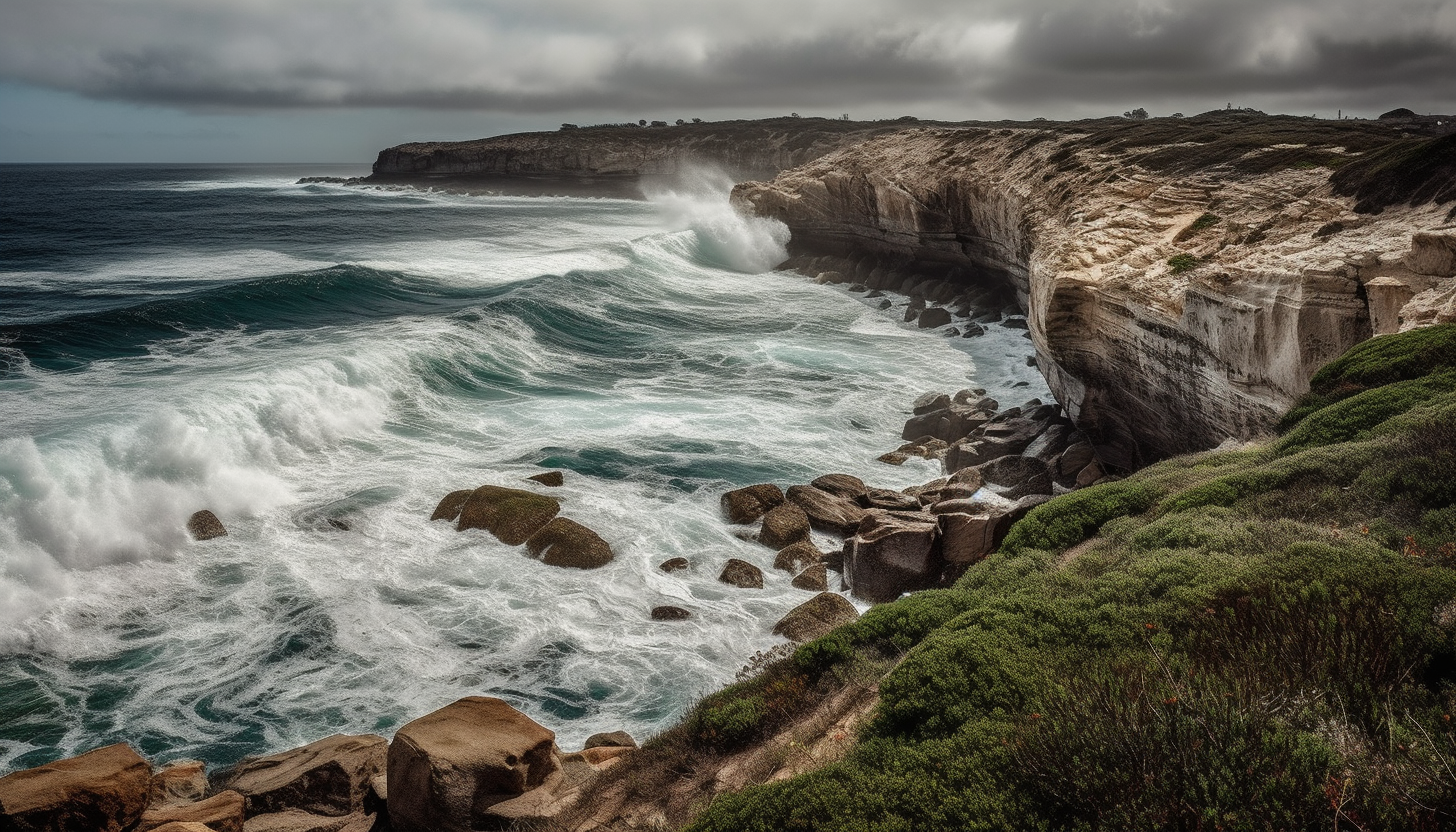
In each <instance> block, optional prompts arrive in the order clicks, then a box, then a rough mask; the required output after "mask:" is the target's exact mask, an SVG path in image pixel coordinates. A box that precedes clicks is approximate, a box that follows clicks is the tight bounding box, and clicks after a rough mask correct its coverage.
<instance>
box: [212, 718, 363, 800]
mask: <svg viewBox="0 0 1456 832" xmlns="http://www.w3.org/2000/svg"><path fill="white" fill-rule="evenodd" d="M387 749H388V742H387V741H386V740H385V739H384V738H383V737H378V736H375V735H373V734H361V735H358V736H352V735H348V734H335V735H333V736H331V737H325V738H324V739H321V740H319V741H318V742H313V743H309V744H308V745H305V746H303V747H302V748H295V749H292V750H291V751H283V752H280V753H278V754H269V755H267V756H265V757H248V758H245V759H244V760H243V761H242V762H239V763H238V764H237V765H235V766H232V767H231V768H228V769H224V770H223V771H221V772H219V773H218V774H217V775H216V776H214V777H213V779H212V790H213V791H223V790H227V789H231V790H233V791H235V792H238V793H240V794H241V795H242V796H243V800H244V802H245V804H244V805H245V810H246V813H247V815H248V817H250V818H251V817H252V816H253V815H261V814H267V813H271V812H282V811H285V810H289V809H296V810H299V811H303V812H309V813H312V814H318V815H326V816H329V817H340V816H343V815H348V814H353V813H355V812H362V811H364V800H365V796H366V794H367V792H368V790H369V780H370V778H372V777H373V776H374V775H376V774H378V773H380V772H381V771H383V770H384V761H385V756H386V753H387Z"/></svg>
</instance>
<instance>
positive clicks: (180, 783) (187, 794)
mask: <svg viewBox="0 0 1456 832" xmlns="http://www.w3.org/2000/svg"><path fill="white" fill-rule="evenodd" d="M206 795H207V771H206V766H205V765H204V764H203V763H202V762H201V761H200V760H178V761H176V762H173V763H168V764H167V765H166V766H164V767H162V769H161V770H159V771H158V772H157V773H156V774H153V775H152V787H151V792H150V794H149V796H148V799H147V805H149V806H154V807H155V806H172V805H176V804H180V803H194V802H196V801H198V800H201V799H202V798H203V797H205V796H206Z"/></svg>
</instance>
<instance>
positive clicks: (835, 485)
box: [809, 474, 865, 500]
mask: <svg viewBox="0 0 1456 832" xmlns="http://www.w3.org/2000/svg"><path fill="white" fill-rule="evenodd" d="M809 484H810V485H812V486H814V487H815V488H817V489H819V490H820V491H827V492H829V493H830V494H833V495H834V496H836V497H847V498H849V499H851V500H853V499H856V498H857V497H859V495H861V494H863V493H865V484H864V480H861V479H860V478H859V477H852V476H850V475H849V474H825V475H824V476H822V477H817V478H815V480H814V481H813V482H811V483H809Z"/></svg>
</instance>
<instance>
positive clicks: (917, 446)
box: [895, 436, 950, 459]
mask: <svg viewBox="0 0 1456 832" xmlns="http://www.w3.org/2000/svg"><path fill="white" fill-rule="evenodd" d="M949 449H950V443H949V442H946V441H945V440H943V439H936V438H935V437H934V436H922V437H920V438H919V439H917V440H915V441H914V442H907V443H905V444H904V445H901V446H900V447H898V448H896V449H895V450H896V451H897V452H899V453H902V454H908V455H910V456H918V457H920V458H921V459H940V458H941V457H942V456H944V455H945V452H946V451H947V450H949Z"/></svg>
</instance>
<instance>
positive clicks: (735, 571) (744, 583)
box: [718, 558, 763, 589]
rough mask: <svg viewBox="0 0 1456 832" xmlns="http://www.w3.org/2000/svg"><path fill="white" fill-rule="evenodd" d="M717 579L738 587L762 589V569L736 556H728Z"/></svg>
mask: <svg viewBox="0 0 1456 832" xmlns="http://www.w3.org/2000/svg"><path fill="white" fill-rule="evenodd" d="M718 580H720V581H722V582H723V583H725V584H732V585H733V586H736V587H738V588H739V589H763V570H762V569H759V568H758V567H757V566H754V565H753V564H751V563H749V562H748V561H746V560H739V559H738V558H729V559H728V563H727V564H726V565H724V567H723V571H722V572H720V573H719V574H718Z"/></svg>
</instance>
